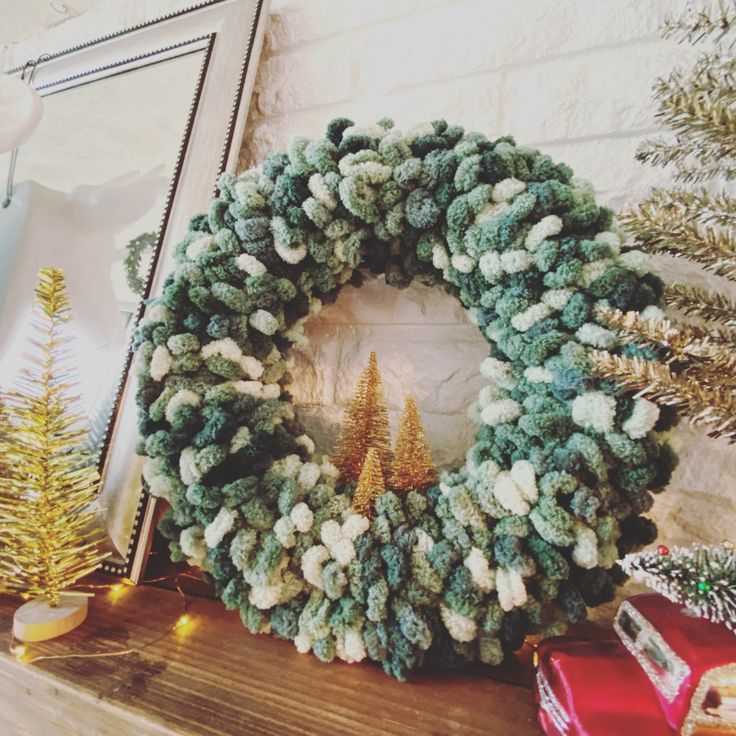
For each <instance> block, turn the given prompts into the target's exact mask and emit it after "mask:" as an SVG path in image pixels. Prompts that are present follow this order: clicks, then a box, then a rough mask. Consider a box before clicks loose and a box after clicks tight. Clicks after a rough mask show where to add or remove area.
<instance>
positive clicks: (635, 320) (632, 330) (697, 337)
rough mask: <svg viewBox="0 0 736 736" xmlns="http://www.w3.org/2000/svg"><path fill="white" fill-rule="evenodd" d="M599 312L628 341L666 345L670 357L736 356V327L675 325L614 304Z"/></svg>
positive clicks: (681, 358)
mask: <svg viewBox="0 0 736 736" xmlns="http://www.w3.org/2000/svg"><path fill="white" fill-rule="evenodd" d="M596 314H597V315H598V317H599V318H600V319H602V320H603V321H604V322H605V323H606V324H607V325H608V326H609V327H611V328H613V329H615V330H617V331H618V332H619V333H620V334H621V335H622V337H623V338H624V339H625V340H626V341H629V342H637V343H639V344H647V345H649V346H650V347H654V348H658V347H662V348H666V349H667V350H668V351H669V353H670V354H671V355H670V358H669V359H670V360H671V359H680V360H685V361H687V360H688V359H690V358H707V359H712V360H715V359H720V360H727V359H730V358H733V357H734V356H735V355H736V330H731V329H728V328H714V329H712V330H704V329H702V328H700V327H697V326H695V325H685V324H681V323H677V324H675V323H673V322H672V321H671V320H669V319H667V318H666V317H643V316H642V315H641V314H640V313H639V312H621V311H620V310H618V309H612V308H610V307H599V308H598V309H597V310H596Z"/></svg>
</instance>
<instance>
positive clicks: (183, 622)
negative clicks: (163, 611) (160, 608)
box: [174, 613, 192, 629]
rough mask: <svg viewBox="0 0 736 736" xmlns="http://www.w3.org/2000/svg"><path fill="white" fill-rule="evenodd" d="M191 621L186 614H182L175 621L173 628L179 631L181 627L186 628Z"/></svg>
mask: <svg viewBox="0 0 736 736" xmlns="http://www.w3.org/2000/svg"><path fill="white" fill-rule="evenodd" d="M191 620H192V619H191V618H190V616H189V614H188V613H182V615H181V616H179V618H178V619H177V620H176V624H175V625H174V628H177V629H180V628H181V627H182V626H186V625H187V624H188V623H189V622H190V621H191Z"/></svg>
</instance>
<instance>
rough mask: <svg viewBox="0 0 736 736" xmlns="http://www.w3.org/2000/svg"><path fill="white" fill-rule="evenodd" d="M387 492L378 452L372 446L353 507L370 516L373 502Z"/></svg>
mask: <svg viewBox="0 0 736 736" xmlns="http://www.w3.org/2000/svg"><path fill="white" fill-rule="evenodd" d="M385 492H386V487H385V485H384V483H383V471H382V470H381V463H380V461H379V459H378V452H376V448H375V447H370V448H368V453H367V454H366V456H365V462H364V463H363V469H362V470H361V471H360V477H359V479H358V486H357V487H356V489H355V495H354V496H353V508H354V509H355V510H356V511H357V512H358V513H360V514H363V516H368V517H370V516H372V515H373V502H374V501H375V500H376V499H377V498H378V497H379V496H380V495H381V494H383V493H385Z"/></svg>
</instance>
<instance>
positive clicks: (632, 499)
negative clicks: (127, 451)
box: [135, 119, 674, 679]
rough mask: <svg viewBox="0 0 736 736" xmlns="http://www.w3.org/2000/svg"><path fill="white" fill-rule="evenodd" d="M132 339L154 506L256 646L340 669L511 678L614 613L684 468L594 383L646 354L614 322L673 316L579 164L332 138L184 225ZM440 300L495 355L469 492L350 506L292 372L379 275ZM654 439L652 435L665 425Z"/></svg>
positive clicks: (488, 364)
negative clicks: (306, 420)
mask: <svg viewBox="0 0 736 736" xmlns="http://www.w3.org/2000/svg"><path fill="white" fill-rule="evenodd" d="M176 264H177V265H176V268H175V270H174V272H173V273H172V274H171V275H169V276H168V278H167V280H166V282H165V286H164V289H163V295H162V296H161V297H160V298H159V299H156V300H155V301H153V302H152V303H151V305H150V306H149V309H148V312H147V315H146V317H145V318H144V320H143V321H142V323H141V325H140V327H139V330H138V334H137V343H136V350H137V360H136V364H135V365H136V368H135V371H136V374H137V377H138V394H137V398H138V406H139V412H140V414H139V425H140V432H141V435H142V440H141V445H140V448H139V449H140V452H141V454H144V455H146V456H147V459H146V462H145V469H144V482H145V486H146V488H147V490H148V491H149V492H150V493H151V494H153V495H154V496H159V497H162V498H164V499H166V500H167V501H168V502H169V503H170V505H171V509H170V510H169V511H168V512H167V513H166V515H165V516H164V518H163V520H162V522H161V525H160V529H161V531H162V533H163V534H164V536H165V537H166V538H168V539H169V540H170V549H171V554H172V557H173V559H174V560H184V559H188V560H189V561H190V562H191V563H193V564H196V565H199V566H201V567H202V568H203V569H204V570H205V571H206V572H207V573H208V574H209V575H210V576H211V577H212V579H213V581H214V584H215V586H216V589H217V593H218V594H219V595H220V596H221V598H222V600H223V601H224V602H225V605H226V606H227V607H228V608H231V609H239V611H240V615H241V618H242V620H243V623H244V624H245V626H246V627H247V628H248V629H249V630H250V631H252V632H261V633H270V634H272V635H274V636H278V637H283V638H287V639H293V640H294V643H295V645H296V647H297V649H298V650H299V651H301V652H307V651H310V650H311V651H312V652H314V654H315V655H316V656H317V657H319V658H320V659H322V660H325V661H330V660H332V659H333V658H335V657H339V658H341V659H343V660H347V661H349V662H353V661H359V660H362V659H364V658H369V659H373V660H376V661H378V662H380V663H381V664H382V665H383V668H384V670H385V671H386V672H388V673H390V674H392V675H394V676H396V677H398V678H402V679H403V678H404V677H405V676H406V674H407V672H408V671H409V670H411V669H412V668H415V667H417V666H419V665H421V664H422V663H425V662H430V661H432V662H437V663H440V664H442V665H445V666H454V665H457V664H461V663H463V662H466V661H468V660H472V659H480V660H482V661H483V662H488V663H492V664H495V663H498V662H500V661H501V660H502V659H503V657H504V655H505V654H506V653H509V652H511V651H513V650H515V649H517V648H518V647H519V646H520V645H521V644H522V641H523V639H524V636H525V635H526V634H527V633H530V632H534V633H539V634H542V635H546V634H551V633H559V632H560V631H562V630H563V629H564V627H565V625H566V622H568V621H577V620H579V619H581V618H583V617H584V616H585V614H586V604H587V605H589V606H590V605H595V604H598V603H600V602H602V601H606V600H610V599H611V597H612V595H613V590H614V585H615V584H616V583H617V582H620V573H619V572H617V569H616V568H615V567H614V562H615V560H616V558H617V557H618V556H619V555H621V554H622V553H625V552H628V551H630V550H632V549H634V548H635V547H638V546H640V545H641V544H644V543H649V542H651V541H652V540H653V539H654V536H655V533H656V530H655V527H654V525H653V523H652V522H651V521H649V520H648V519H646V518H645V517H643V516H642V515H641V514H643V513H644V512H646V511H647V510H648V509H649V508H650V507H651V504H652V496H651V492H654V491H657V490H660V489H662V488H663V486H664V485H665V484H666V482H667V480H668V478H669V475H670V472H671V469H672V467H673V465H674V461H673V457H672V455H671V453H670V451H669V450H668V449H667V447H666V445H663V444H661V443H660V442H658V440H657V439H656V438H655V435H654V432H653V430H655V428H656V429H659V428H660V427H661V425H662V423H663V420H664V418H663V417H662V418H660V417H659V410H658V409H657V408H656V407H655V406H654V405H653V404H651V403H649V402H648V401H645V400H642V399H634V398H631V397H628V396H625V395H622V394H620V393H619V392H618V391H617V389H616V387H615V385H614V384H612V383H609V382H605V381H602V380H599V379H598V378H596V376H595V375H594V373H593V370H592V366H591V363H590V362H589V358H588V351H589V350H590V348H591V347H598V348H606V349H609V350H614V351H619V352H625V353H627V354H632V353H638V354H640V355H644V357H646V354H645V353H643V352H642V351H640V350H639V349H638V348H635V347H634V346H631V345H628V346H627V345H619V344H618V341H617V337H616V336H615V335H614V334H613V333H611V332H610V331H609V330H607V329H606V328H605V327H604V326H602V325H601V324H599V322H598V321H597V319H596V306H597V305H601V304H608V305H611V306H614V307H617V308H619V309H636V310H644V311H645V312H646V311H647V310H649V311H657V308H656V306H652V305H656V304H657V302H658V301H659V297H660V291H661V284H660V282H659V280H658V279H657V278H656V277H654V276H652V275H651V274H648V273H646V262H645V259H644V257H643V255H642V254H641V253H640V252H638V251H635V250H627V249H626V248H625V247H623V246H622V239H621V237H620V236H619V234H618V233H617V232H616V231H615V230H611V213H610V212H609V211H608V210H606V209H603V208H600V207H598V206H597V205H596V204H595V203H594V201H593V192H592V189H591V187H590V186H589V185H588V184H586V183H584V182H581V181H579V180H577V179H574V178H573V177H572V172H571V170H570V169H569V168H568V167H567V166H565V165H564V164H556V163H554V162H553V161H552V160H551V159H550V158H549V157H548V156H545V155H542V154H540V153H539V152H538V151H534V150H530V149H526V148H520V147H517V146H516V144H515V142H514V140H513V138H510V137H503V138H499V139H498V140H495V141H491V140H488V139H487V138H486V137H484V136H483V135H480V134H477V133H465V132H464V131H463V129H462V128H460V127H457V126H452V125H448V124H447V123H446V122H444V121H436V122H433V123H432V124H428V125H423V126H420V127H418V128H415V129H413V130H411V131H410V132H408V133H402V132H400V131H398V130H396V129H395V128H394V127H393V124H392V123H391V121H387V120H384V121H381V122H380V123H379V124H378V125H376V126H372V127H366V128H358V127H354V126H353V124H352V122H351V121H349V120H345V119H338V120H333V121H332V122H331V123H330V124H329V125H328V127H327V132H326V136H325V137H324V138H320V139H318V140H307V139H305V138H296V139H295V140H294V141H293V142H292V143H291V145H290V147H289V150H288V153H277V154H272V155H270V156H268V157H267V158H266V160H265V161H264V163H263V164H262V165H261V166H260V167H259V168H256V169H253V170H250V171H246V172H245V173H243V174H241V175H240V176H232V175H229V174H226V175H223V176H222V178H221V180H220V194H219V196H218V197H217V198H216V199H214V200H213V201H212V203H211V206H210V209H209V212H208V213H207V214H204V215H200V216H197V217H195V218H194V219H193V220H192V221H191V225H190V229H189V233H188V234H187V235H186V237H185V238H184V240H183V241H182V242H181V244H180V245H179V246H178V247H177V251H176ZM359 269H363V270H366V269H367V270H369V271H371V272H373V273H376V274H380V273H383V274H385V278H386V282H387V283H388V284H389V285H392V286H396V287H404V286H406V285H408V284H409V283H410V282H411V281H412V280H413V279H417V280H419V281H421V282H423V283H426V284H434V285H439V286H442V288H444V289H445V290H447V291H449V292H450V293H451V294H454V295H456V296H457V297H458V298H459V299H460V300H461V302H462V304H463V305H464V306H465V307H466V308H467V309H468V310H469V312H470V315H471V317H472V319H473V320H474V321H475V323H477V325H478V327H479V329H480V330H481V332H482V333H483V335H484V336H485V337H486V338H487V340H488V343H489V345H490V356H489V357H488V358H487V359H486V360H485V361H484V362H483V364H482V365H481V367H480V370H481V372H482V373H483V375H484V376H485V377H486V378H487V379H488V381H489V383H488V385H487V386H486V387H485V388H483V390H482V391H481V392H480V395H479V397H478V401H477V403H476V404H474V405H473V407H471V412H472V414H473V415H474V416H476V417H477V419H478V421H479V424H480V428H479V430H478V434H477V438H476V442H475V444H474V445H473V446H472V447H471V448H470V450H469V451H468V453H467V460H466V463H465V465H464V466H463V467H461V468H459V469H457V470H455V471H452V472H446V473H444V474H443V475H442V477H441V479H440V482H439V484H438V485H437V486H436V487H433V488H431V489H429V490H428V491H427V492H426V493H417V492H410V493H406V494H400V495H397V494H395V493H393V492H390V491H389V492H387V493H386V494H385V495H383V496H381V497H379V498H378V500H377V501H376V504H375V506H376V509H375V514H374V517H373V518H372V519H368V518H366V517H364V516H361V515H359V514H357V513H356V512H355V511H354V510H353V509H352V506H351V498H352V493H353V490H354V488H353V486H352V485H348V486H343V485H342V484H341V483H340V481H339V479H338V476H337V472H336V470H335V467H334V466H333V465H332V464H331V463H330V462H329V459H328V458H327V457H322V456H320V455H318V454H315V448H314V444H313V442H312V440H311V439H310V438H309V437H308V436H307V435H306V434H305V433H304V431H303V429H302V427H301V426H300V424H299V422H298V421H297V419H296V418H295V412H294V407H293V406H292V404H291V403H290V397H289V394H288V393H287V392H286V389H285V386H287V385H288V383H289V381H290V376H289V367H290V361H289V357H288V351H289V349H290V348H291V347H292V346H294V345H299V344H300V343H301V342H302V341H303V339H304V337H303V332H302V326H303V324H304V322H305V320H306V319H308V317H309V315H310V314H314V313H315V312H317V311H318V310H319V308H320V306H321V305H322V304H323V303H324V302H326V301H331V300H334V299H335V297H336V295H337V293H338V292H339V290H340V288H341V286H342V285H343V284H346V283H354V284H357V283H359V282H360V279H361V277H362V275H361V271H360V270H359ZM657 422H659V425H660V426H658V427H655V424H656V423H657Z"/></svg>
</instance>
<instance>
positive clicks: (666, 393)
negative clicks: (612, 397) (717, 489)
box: [591, 350, 736, 442]
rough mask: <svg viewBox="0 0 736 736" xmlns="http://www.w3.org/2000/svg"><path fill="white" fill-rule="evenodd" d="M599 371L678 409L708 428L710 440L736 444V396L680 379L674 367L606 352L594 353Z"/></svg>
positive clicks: (720, 387)
mask: <svg viewBox="0 0 736 736" xmlns="http://www.w3.org/2000/svg"><path fill="white" fill-rule="evenodd" d="M591 358H592V360H593V362H594V364H595V366H596V368H597V369H598V371H599V372H600V373H601V374H602V375H604V376H606V377H608V378H615V379H616V380H617V381H619V382H620V383H621V384H622V386H623V387H624V388H626V389H630V390H634V391H637V392H638V393H637V396H646V397H647V398H648V399H651V400H652V401H656V402H657V403H659V404H664V405H667V406H672V407H675V408H676V409H678V410H680V411H682V412H683V413H685V414H687V415H688V416H689V417H690V419H691V421H692V422H693V423H694V424H704V425H708V427H709V429H710V431H709V432H708V435H709V436H710V437H727V438H728V439H729V441H730V442H736V396H735V395H734V392H733V390H731V389H728V388H724V387H722V386H709V385H705V384H703V383H701V382H699V381H698V380H696V379H694V378H691V377H688V376H683V375H678V374H677V373H675V372H674V371H673V370H672V369H671V368H670V366H668V365H664V364H662V363H657V362H655V361H648V360H644V359H642V358H626V357H622V356H620V355H611V354H610V353H608V352H606V351H602V350H596V351H593V352H592V353H591Z"/></svg>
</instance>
